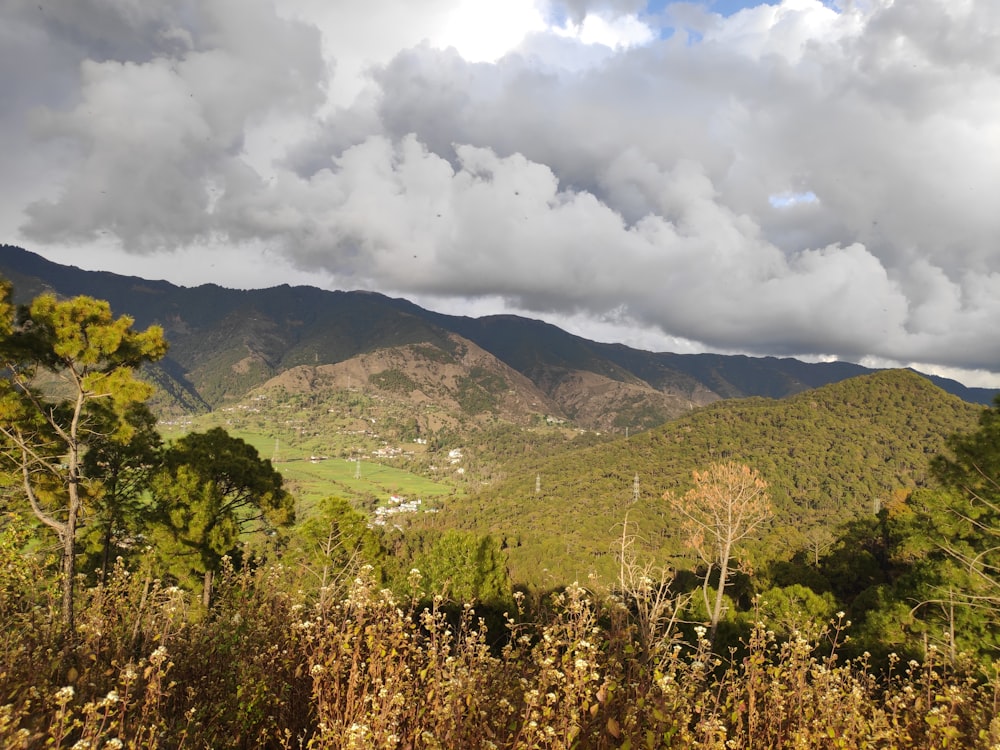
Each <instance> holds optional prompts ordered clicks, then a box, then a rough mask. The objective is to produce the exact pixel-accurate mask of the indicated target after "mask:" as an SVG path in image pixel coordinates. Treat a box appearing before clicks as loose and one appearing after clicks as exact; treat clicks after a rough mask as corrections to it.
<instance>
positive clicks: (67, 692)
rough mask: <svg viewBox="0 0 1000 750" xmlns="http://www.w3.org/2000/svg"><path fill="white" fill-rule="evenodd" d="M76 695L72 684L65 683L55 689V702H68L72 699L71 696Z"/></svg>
mask: <svg viewBox="0 0 1000 750" xmlns="http://www.w3.org/2000/svg"><path fill="white" fill-rule="evenodd" d="M74 695H76V691H75V690H73V686H72V685H66V686H65V687H61V688H59V689H58V690H56V702H58V703H69V702H70V701H71V700H73V696H74Z"/></svg>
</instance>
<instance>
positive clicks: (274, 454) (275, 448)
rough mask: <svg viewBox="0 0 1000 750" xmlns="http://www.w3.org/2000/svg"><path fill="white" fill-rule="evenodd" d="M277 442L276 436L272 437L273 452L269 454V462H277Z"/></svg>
mask: <svg viewBox="0 0 1000 750" xmlns="http://www.w3.org/2000/svg"><path fill="white" fill-rule="evenodd" d="M278 443H279V441H278V438H275V439H274V453H272V454H271V463H272V464H276V463H278Z"/></svg>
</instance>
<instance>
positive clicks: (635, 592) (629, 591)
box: [617, 512, 691, 657]
mask: <svg viewBox="0 0 1000 750" xmlns="http://www.w3.org/2000/svg"><path fill="white" fill-rule="evenodd" d="M637 541H638V537H637V535H636V534H635V532H633V531H631V530H630V529H629V522H628V512H626V513H625V520H624V521H623V522H622V535H621V539H620V541H619V543H618V550H617V556H618V588H619V595H620V596H621V598H622V603H623V604H624V605H625V607H626V608H627V609H628V610H629V612H630V613H631V615H632V617H633V619H634V621H635V624H636V628H637V631H638V634H639V641H640V645H641V647H642V650H643V654H644V656H646V657H648V656H650V655H651V654H653V653H654V652H655V651H656V648H655V646H656V644H657V643H658V642H663V641H665V640H669V638H670V636H671V635H672V634H673V632H674V628H675V626H676V625H677V622H678V619H679V617H680V613H681V611H682V610H683V609H684V608H685V607H686V606H687V604H688V602H689V601H690V600H691V597H690V596H689V595H681V594H677V593H676V592H674V591H673V589H671V583H672V582H673V578H674V571H673V570H672V569H670V568H668V567H666V566H658V565H654V564H653V563H652V562H651V561H648V560H647V561H641V560H640V559H639V555H638V553H637V552H636V549H635V547H636V543H637Z"/></svg>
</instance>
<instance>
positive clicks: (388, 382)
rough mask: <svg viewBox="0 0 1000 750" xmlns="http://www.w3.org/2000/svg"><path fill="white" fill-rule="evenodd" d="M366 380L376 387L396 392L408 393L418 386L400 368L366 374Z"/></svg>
mask: <svg viewBox="0 0 1000 750" xmlns="http://www.w3.org/2000/svg"><path fill="white" fill-rule="evenodd" d="M368 382H369V383H371V384H372V385H374V386H376V387H377V388H382V389H383V390H386V391H396V392H397V393H410V392H411V391H415V390H417V388H418V386H417V384H416V383H415V382H413V378H411V377H409V376H408V375H407V374H406V373H405V372H403V371H402V370H383V371H382V372H376V373H373V374H371V375H369V376H368Z"/></svg>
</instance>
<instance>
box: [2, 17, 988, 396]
mask: <svg viewBox="0 0 1000 750" xmlns="http://www.w3.org/2000/svg"><path fill="white" fill-rule="evenodd" d="M0 143H2V144H3V147H4V148H3V158H2V165H3V166H2V170H0V171H2V175H3V179H2V180H0V242H4V243H8V244H16V245H19V246H21V247H24V248H26V249H28V250H31V251H33V252H37V253H39V254H41V255H43V256H45V257H47V258H49V259H51V260H54V261H56V262H60V263H67V264H71V265H76V266H79V267H81V268H86V269H92V270H109V271H114V272H116V273H125V274H130V275H136V276H142V277H144V278H154V279H166V280H168V281H171V282H173V283H176V284H181V285H185V286H194V285H198V284H202V283H207V282H212V283H216V284H220V285H223V286H228V287H235V288H263V287H270V286H275V285H278V284H282V283H288V284H309V285H312V286H317V287H321V288H325V289H369V290H374V291H379V292H383V293H385V294H390V295H393V296H403V297H407V298H408V299H411V300H413V301H414V302H416V303H417V304H420V305H422V306H424V307H428V308H430V309H434V310H440V311H442V312H447V313H452V314H459V315H473V316H479V315H486V314H496V313H503V312H509V313H516V314H520V315H526V316H530V317H534V318H540V319H543V320H547V321H549V322H552V323H554V324H556V325H559V326H561V327H563V328H565V329H566V330H569V331H571V332H573V333H577V334H579V335H582V336H586V337H588V338H592V339H596V340H601V341H619V342H622V343H625V344H629V345H631V346H635V347H638V348H642V349H648V350H653V351H674V352H681V353H688V352H701V351H713V352H722V353H745V354H752V355H774V356H797V357H800V358H803V359H807V360H810V361H824V360H834V359H840V360H847V361H853V362H860V363H862V364H865V365H868V366H875V367H881V366H896V365H913V366H915V367H918V368H919V369H922V370H924V371H929V372H934V373H938V374H943V375H947V376H951V377H955V378H956V379H958V380H961V381H962V382H965V383H966V384H969V385H986V386H993V387H997V386H1000V374H998V373H1000V336H998V333H997V328H998V327H997V321H998V320H1000V2H997V1H996V0H895V1H893V0H828V1H827V2H820V0H781V1H780V2H778V1H777V0H774V1H773V2H771V3H769V4H765V3H757V2H754V1H753V0H716V1H715V2H711V1H710V0H694V1H691V2H669V1H665V0H655V1H654V2H650V3H647V2H646V1H645V0H366V1H365V2H364V3H360V2H348V1H347V0H158V1H157V2H146V1H145V0H0Z"/></svg>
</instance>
